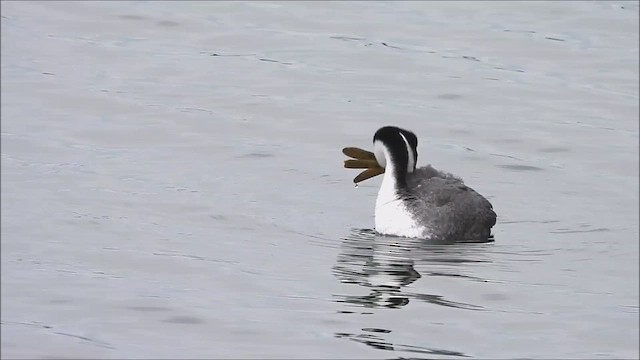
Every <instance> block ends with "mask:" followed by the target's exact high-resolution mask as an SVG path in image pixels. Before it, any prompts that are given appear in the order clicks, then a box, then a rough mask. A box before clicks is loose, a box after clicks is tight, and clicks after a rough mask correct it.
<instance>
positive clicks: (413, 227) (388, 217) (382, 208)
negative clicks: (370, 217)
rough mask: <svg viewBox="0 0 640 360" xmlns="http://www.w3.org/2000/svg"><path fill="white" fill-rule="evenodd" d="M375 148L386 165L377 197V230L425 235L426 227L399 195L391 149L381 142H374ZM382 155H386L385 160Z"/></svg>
mask: <svg viewBox="0 0 640 360" xmlns="http://www.w3.org/2000/svg"><path fill="white" fill-rule="evenodd" d="M374 150H375V155H376V159H377V161H378V163H380V164H385V165H386V166H385V172H384V177H383V178H382V185H380V190H379V191H378V197H377V199H376V213H375V222H376V231H378V232H379V233H381V234H387V235H397V236H406V237H422V236H424V235H423V233H424V231H423V230H424V228H423V227H422V226H419V225H418V224H417V223H416V221H415V220H414V218H413V215H411V214H410V213H409V211H408V210H407V207H406V206H405V204H404V202H403V201H402V200H401V199H400V197H399V196H398V183H397V181H396V178H395V176H394V171H395V164H393V162H392V161H389V160H390V157H389V150H388V149H387V147H386V146H384V145H383V144H382V143H380V142H376V143H375V144H374ZM381 157H384V158H383V159H384V160H383V159H381ZM381 160H382V161H381Z"/></svg>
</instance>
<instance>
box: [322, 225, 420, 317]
mask: <svg viewBox="0 0 640 360" xmlns="http://www.w3.org/2000/svg"><path fill="white" fill-rule="evenodd" d="M376 238H378V239H379V240H378V241H376ZM393 240H394V238H391V237H381V236H378V237H376V234H375V232H374V231H372V230H355V231H354V232H353V233H352V234H351V236H349V237H347V238H346V239H344V240H343V243H342V247H341V251H340V254H339V255H338V261H337V264H336V266H334V268H333V271H334V274H335V275H336V276H337V277H338V278H339V279H340V281H341V282H342V283H345V284H358V285H360V286H363V287H365V288H367V289H369V290H370V292H369V294H366V295H337V296H338V298H339V299H338V300H337V301H338V302H344V303H350V304H354V305H360V306H363V307H369V308H377V307H386V308H399V307H402V306H405V305H407V304H408V303H409V298H408V297H407V296H405V295H403V294H402V287H404V286H407V285H409V284H411V283H413V282H414V281H416V280H417V279H419V278H420V274H419V273H418V272H417V271H416V270H415V269H414V268H413V264H414V262H413V259H411V257H410V254H409V251H410V247H409V246H408V245H407V244H404V243H402V244H400V243H396V242H395V241H393ZM403 240H405V239H403Z"/></svg>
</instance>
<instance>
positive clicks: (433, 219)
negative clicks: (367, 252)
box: [342, 126, 496, 242]
mask: <svg viewBox="0 0 640 360" xmlns="http://www.w3.org/2000/svg"><path fill="white" fill-rule="evenodd" d="M373 148H374V151H373V153H372V152H369V151H366V150H363V149H360V148H356V147H347V148H344V149H343V150H342V152H343V153H344V154H345V155H347V156H349V157H352V158H353V159H348V160H345V162H344V167H345V168H351V169H365V170H364V171H363V172H362V173H360V174H359V175H358V176H356V177H355V178H354V179H353V181H354V182H355V183H356V184H358V183H359V182H361V181H364V180H367V179H369V178H372V177H374V176H377V175H380V174H384V177H383V179H382V184H381V185H380V190H379V191H378V197H377V199H376V208H375V229H376V231H377V232H378V233H381V234H384V235H395V236H402V237H410V238H425V239H431V240H440V241H479V242H480V241H492V240H493V236H492V235H491V228H492V227H493V226H494V225H495V223H496V213H495V212H494V211H493V206H492V205H491V203H490V202H489V201H488V200H487V199H486V198H485V197H484V196H482V195H480V194H479V193H477V192H476V191H475V190H473V189H472V188H470V187H468V186H466V185H465V184H464V182H463V181H462V179H460V178H459V177H456V176H454V175H452V174H449V173H446V172H443V171H438V170H436V169H434V168H433V167H431V166H430V165H427V166H424V167H420V168H416V162H417V160H418V151H417V148H418V138H417V136H416V135H415V134H414V133H413V132H411V131H409V130H405V129H401V128H399V127H396V126H385V127H382V128H380V129H379V130H378V131H376V133H375V135H374V136H373Z"/></svg>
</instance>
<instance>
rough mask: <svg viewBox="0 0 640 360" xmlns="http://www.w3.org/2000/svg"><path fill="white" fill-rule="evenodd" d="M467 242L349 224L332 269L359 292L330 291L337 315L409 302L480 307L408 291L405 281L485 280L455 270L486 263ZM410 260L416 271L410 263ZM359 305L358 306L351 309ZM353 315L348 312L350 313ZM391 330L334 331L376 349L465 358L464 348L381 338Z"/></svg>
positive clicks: (400, 305)
mask: <svg viewBox="0 0 640 360" xmlns="http://www.w3.org/2000/svg"><path fill="white" fill-rule="evenodd" d="M479 246H480V247H482V246H487V245H486V244H485V245H471V244H458V245H456V244H446V245H445V244H433V243H426V242H424V241H423V240H419V239H407V238H398V237H388V236H380V235H378V234H377V233H376V232H375V231H373V230H360V229H354V230H352V232H351V234H349V236H348V237H346V238H344V239H343V240H342V243H341V248H340V253H339V254H338V258H337V261H336V265H335V266H334V267H333V274H334V275H335V276H336V277H337V278H338V279H339V280H340V282H341V283H343V284H352V285H356V290H359V291H361V290H362V289H364V290H365V293H364V294H361V295H353V294H352V293H351V294H334V297H335V301H336V302H337V303H340V304H345V305H346V307H345V308H342V309H340V310H339V311H338V313H341V314H360V315H370V314H373V313H374V312H375V311H376V309H383V308H386V309H401V308H402V307H405V306H407V305H408V304H409V303H410V302H411V301H415V300H420V301H424V302H427V303H429V304H433V305H437V306H445V307H453V308H458V309H463V310H472V311H483V310H484V308H483V307H482V306H478V305H473V304H467V303H462V302H456V301H451V300H448V299H445V298H444V296H442V295H437V294H425V293H419V292H415V291H412V290H414V288H415V287H412V286H409V285H411V284H413V283H415V282H416V281H417V280H418V279H420V278H422V277H423V276H424V277H439V276H446V277H452V278H458V279H460V278H464V279H465V280H469V281H479V282H484V281H485V280H483V279H481V278H478V277H473V276H469V275H465V274H461V273H460V272H459V271H458V270H460V269H462V268H464V266H465V265H470V264H473V263H479V262H487V261H488V260H486V259H484V258H483V252H482V251H478V250H479V249H478V247H479ZM416 262H418V263H419V265H420V266H419V268H420V269H422V270H421V271H422V274H421V273H420V272H418V271H417V270H416V268H415V264H416ZM358 308H359V310H360V311H357V310H358ZM351 316H354V315H351ZM391 332H392V330H389V329H380V328H370V327H366V328H363V329H362V332H361V333H345V332H336V333H335V336H336V337H337V338H342V339H348V340H351V341H356V342H360V343H363V344H365V345H368V346H371V347H373V348H376V349H379V350H387V351H402V352H409V353H419V354H430V355H445V356H459V357H466V356H467V355H465V354H464V353H461V352H458V351H451V350H443V349H434V348H427V347H421V346H414V345H407V344H398V343H395V344H394V343H391V342H390V341H388V340H387V339H385V336H386V334H389V333H391Z"/></svg>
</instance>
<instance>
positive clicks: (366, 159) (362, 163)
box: [342, 147, 384, 184]
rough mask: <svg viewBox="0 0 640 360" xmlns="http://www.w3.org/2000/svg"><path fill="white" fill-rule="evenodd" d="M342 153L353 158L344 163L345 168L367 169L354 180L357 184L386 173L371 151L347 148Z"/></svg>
mask: <svg viewBox="0 0 640 360" xmlns="http://www.w3.org/2000/svg"><path fill="white" fill-rule="evenodd" d="M342 153H343V154H345V155H347V156H349V157H351V158H353V159H347V160H345V161H344V167H345V168H347V169H365V170H364V171H363V172H361V173H360V174H358V176H356V177H355V178H354V179H353V182H354V183H356V184H357V183H359V182H361V181H365V180H367V179H370V178H372V177H375V176H378V175H380V174H383V173H384V168H383V167H381V166H380V164H378V161H377V160H376V156H375V155H374V154H373V153H372V152H371V151H367V150H363V149H360V148H357V147H346V148H344V149H342Z"/></svg>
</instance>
